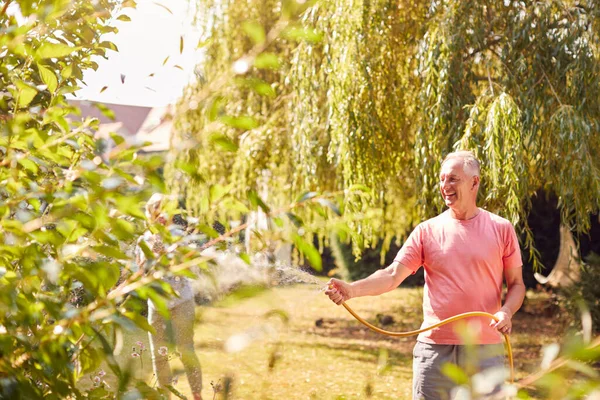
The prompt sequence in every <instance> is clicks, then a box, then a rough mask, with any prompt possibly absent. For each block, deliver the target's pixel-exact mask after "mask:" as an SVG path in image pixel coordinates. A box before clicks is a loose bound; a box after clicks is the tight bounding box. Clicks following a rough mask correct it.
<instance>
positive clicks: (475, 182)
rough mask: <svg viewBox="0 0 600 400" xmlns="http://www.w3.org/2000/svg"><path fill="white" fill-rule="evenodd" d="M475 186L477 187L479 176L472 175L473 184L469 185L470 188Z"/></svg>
mask: <svg viewBox="0 0 600 400" xmlns="http://www.w3.org/2000/svg"><path fill="white" fill-rule="evenodd" d="M476 187H479V177H478V176H477V175H475V176H474V177H473V186H471V189H475V188H476Z"/></svg>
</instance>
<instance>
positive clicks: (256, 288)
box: [218, 285, 267, 307]
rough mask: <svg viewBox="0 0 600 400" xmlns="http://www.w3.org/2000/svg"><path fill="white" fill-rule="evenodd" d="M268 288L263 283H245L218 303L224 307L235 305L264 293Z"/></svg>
mask: <svg viewBox="0 0 600 400" xmlns="http://www.w3.org/2000/svg"><path fill="white" fill-rule="evenodd" d="M266 289H267V288H266V287H265V286H262V285H244V286H241V287H240V288H238V289H236V290H234V291H233V292H231V293H229V294H228V295H227V296H225V298H224V299H223V300H221V301H220V302H219V303H218V304H219V305H221V306H224V307H228V306H232V305H235V304H236V303H238V302H240V301H242V300H246V299H249V298H252V297H256V296H258V295H259V294H261V293H263V292H264V291H265V290H266Z"/></svg>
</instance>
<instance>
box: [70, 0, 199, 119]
mask: <svg viewBox="0 0 600 400" xmlns="http://www.w3.org/2000/svg"><path fill="white" fill-rule="evenodd" d="M188 1H189V0H156V1H154V0H138V5H137V8H136V9H127V11H126V12H125V13H126V14H127V15H128V16H129V17H130V18H131V21H129V22H124V21H116V22H115V26H116V27H117V28H118V29H119V32H118V33H117V34H110V35H106V36H105V40H109V41H111V42H113V43H114V44H115V45H116V46H117V48H118V49H119V51H118V52H114V51H110V50H109V51H107V55H108V60H106V59H104V58H101V57H98V58H97V59H94V61H96V62H97V63H98V64H99V68H98V70H97V71H93V70H88V71H86V72H85V74H84V82H85V83H86V84H87V86H83V87H82V89H81V90H79V91H77V92H76V96H77V98H78V99H81V100H92V101H99V102H104V103H116V104H128V105H138V106H149V107H157V106H164V105H167V104H171V103H174V102H175V101H176V100H177V98H178V97H179V96H180V95H181V93H182V90H183V88H184V86H185V85H186V83H188V82H189V81H190V79H193V76H194V67H195V65H196V64H197V63H198V62H199V61H200V52H199V51H198V50H197V45H198V42H199V39H200V32H199V30H198V29H197V28H195V27H193V26H192V21H191V18H192V16H193V13H192V12H191V10H190V9H189V6H188V4H189V3H188ZM167 8H168V10H167ZM181 37H183V44H184V46H183V52H182V53H181V54H180V38H181ZM167 57H169V59H168V60H167V62H166V63H165V64H164V65H163V62H164V61H165V59H166V58H167ZM176 65H178V66H180V67H181V68H182V69H179V68H178V67H176ZM121 74H122V75H124V83H123V82H122V81H121ZM151 74H153V76H151ZM105 86H106V89H104V91H102V88H104V87H105Z"/></svg>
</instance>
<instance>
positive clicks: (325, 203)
mask: <svg viewBox="0 0 600 400" xmlns="http://www.w3.org/2000/svg"><path fill="white" fill-rule="evenodd" d="M317 202H318V203H319V204H321V205H323V206H325V207H329V208H330V209H331V211H333V212H334V213H335V214H336V215H337V216H340V217H341V216H342V213H341V211H340V209H339V208H338V206H337V205H335V204H334V203H333V202H332V201H331V200H328V199H317Z"/></svg>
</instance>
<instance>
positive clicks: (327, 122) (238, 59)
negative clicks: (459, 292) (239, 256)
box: [167, 0, 600, 249]
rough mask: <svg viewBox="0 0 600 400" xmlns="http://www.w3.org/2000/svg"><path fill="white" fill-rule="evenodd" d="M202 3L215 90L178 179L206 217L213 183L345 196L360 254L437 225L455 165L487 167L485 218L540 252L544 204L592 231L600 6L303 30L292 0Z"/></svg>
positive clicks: (349, 13)
mask: <svg viewBox="0 0 600 400" xmlns="http://www.w3.org/2000/svg"><path fill="white" fill-rule="evenodd" d="M200 3H201V5H200V7H199V9H200V10H202V12H203V17H202V18H201V19H200V22H199V23H200V24H201V25H202V28H203V29H204V31H205V32H207V37H208V40H207V45H206V61H205V62H204V63H203V65H202V68H203V73H204V79H201V80H199V82H197V83H196V84H194V85H191V86H190V87H189V88H188V89H187V91H186V94H185V95H184V96H183V98H182V99H181V102H180V104H179V112H178V115H177V118H176V130H175V133H174V135H173V146H172V150H171V153H170V157H169V165H168V168H167V176H168V180H169V184H170V186H171V188H172V190H173V191H175V192H177V193H180V194H181V195H183V196H184V197H185V198H186V201H187V205H188V207H189V208H190V209H191V210H193V211H194V212H195V213H197V214H200V215H202V213H203V212H204V211H206V210H207V207H206V203H207V201H208V200H206V199H210V197H211V193H209V192H210V191H209V189H207V188H208V187H211V186H213V185H219V186H218V187H224V188H226V190H229V191H231V192H233V193H237V194H238V195H242V194H244V193H245V192H246V191H247V190H248V189H253V190H256V191H260V190H261V188H264V187H265V186H266V187H268V194H269V202H270V203H272V204H275V205H281V204H288V203H289V202H290V201H292V200H293V199H295V198H296V196H298V195H299V194H300V193H302V192H304V191H307V190H310V191H317V192H336V193H340V195H339V200H340V202H341V204H342V205H343V209H344V212H345V213H344V215H345V216H346V218H347V219H349V220H350V223H349V226H350V227H351V228H352V238H353V239H354V243H355V244H356V245H357V248H358V249H360V248H361V247H363V246H364V247H372V246H373V245H374V244H375V243H377V242H378V241H380V240H383V241H384V249H385V248H386V247H387V245H388V244H389V243H390V241H391V240H392V238H393V237H401V236H402V235H403V234H404V232H405V230H406V228H408V227H410V226H411V225H413V224H414V223H415V222H417V221H420V220H422V219H425V218H428V217H431V216H433V215H435V214H437V213H438V212H440V211H441V209H442V206H443V203H442V202H441V201H440V200H439V194H438V187H437V182H438V173H439V168H440V162H441V160H442V159H443V157H444V156H445V154H447V153H448V152H450V151H452V150H455V149H470V150H473V151H474V152H475V153H476V155H477V156H478V157H479V159H480V160H481V161H482V164H483V171H482V173H483V177H482V182H483V184H482V187H481V190H480V196H481V198H480V201H481V205H482V206H483V207H485V208H487V209H489V210H490V211H493V212H497V213H499V214H500V215H503V216H506V217H507V218H509V219H510V220H511V221H512V222H513V223H514V224H515V225H517V226H518V227H519V228H520V229H522V230H523V231H524V232H525V233H526V238H527V239H526V240H527V243H526V244H527V245H530V246H531V245H532V244H533V236H532V234H531V231H530V229H529V228H528V226H527V218H526V217H527V215H528V213H529V211H530V208H531V202H530V199H531V198H532V196H534V195H535V194H536V193H538V192H539V191H541V190H543V191H545V192H547V193H553V194H555V195H556V196H557V197H558V198H559V200H560V201H559V207H560V210H561V215H562V220H563V223H565V224H567V225H568V226H572V227H573V228H575V229H577V230H578V231H582V232H584V231H586V230H587V229H588V228H589V222H590V220H589V215H590V213H597V212H598V210H599V208H600V170H599V168H600V158H599V157H598V154H600V135H599V134H598V126H599V124H598V123H599V121H600V103H599V102H600V63H599V53H598V51H599V48H598V43H600V41H599V39H600V38H599V37H598V29H599V27H600V24H599V22H600V6H598V5H596V2H594V1H578V2H574V1H557V0H555V1H549V2H523V1H508V0H506V1H504V2H498V1H465V0H462V1H458V0H456V1H455V0H449V1H431V2H420V1H410V0H400V1H386V0H322V1H319V2H316V3H310V4H304V6H303V7H302V8H301V9H299V8H298V6H297V5H295V6H294V7H296V8H295V11H296V12H297V13H296V14H295V16H294V17H290V13H289V12H288V11H286V10H289V8H290V7H291V6H290V4H292V3H293V2H290V1H276V0H270V1H263V0H245V1H241V2H240V1H232V0H229V1H227V0H225V1H215V0H202V1H200ZM293 4H295V3H293ZM232 65H233V70H232ZM223 71H233V72H232V74H231V77H232V78H230V79H224V78H223ZM209 85H212V87H211V89H210V90H208V91H207V86H209ZM207 93H208V94H207ZM199 94H202V95H201V96H199ZM223 148H225V149H226V150H229V151H225V152H224V151H223ZM182 166H184V167H185V168H182ZM182 170H185V171H187V173H183V172H182ZM190 171H191V172H190ZM207 183H208V184H207ZM364 187H368V188H369V189H370V190H369V191H368V195H365V194H364V191H363V192H361V191H357V190H355V189H357V188H364ZM357 193H362V194H357ZM307 213H309V212H308V211H307ZM309 214H310V213H309ZM356 215H360V216H361V218H355V217H354V216H356ZM221 217H223V218H225V219H227V218H228V217H231V215H229V216H228V215H222V216H221ZM303 217H304V218H307V219H308V220H311V218H312V217H313V215H304V216H303ZM318 234H322V235H325V232H320V233H319V232H318Z"/></svg>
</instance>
